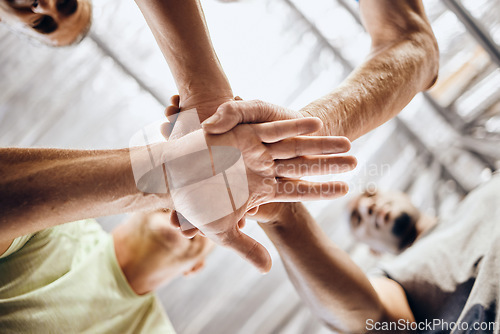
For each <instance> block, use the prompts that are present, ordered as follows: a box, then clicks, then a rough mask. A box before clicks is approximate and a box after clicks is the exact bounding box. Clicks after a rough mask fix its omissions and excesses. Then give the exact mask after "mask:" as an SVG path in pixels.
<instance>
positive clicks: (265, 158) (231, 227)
mask: <svg viewBox="0 0 500 334" xmlns="http://www.w3.org/2000/svg"><path fill="white" fill-rule="evenodd" d="M178 102H179V99H178V98H177V97H174V98H173V99H172V105H171V106H169V107H168V108H167V116H170V115H173V114H174V113H175V112H179V106H178ZM290 118H291V117H290ZM238 120H239V119H238ZM232 123H234V122H230V123H228V124H232ZM176 126H177V125H176ZM321 126H322V123H321V121H320V120H319V119H317V118H304V117H302V118H298V119H290V120H285V121H277V122H269V123H262V124H240V125H237V126H236V127H234V128H233V129H229V131H227V132H225V133H222V134H219V135H210V134H206V133H205V139H206V142H207V144H208V147H209V148H212V151H214V149H213V148H216V147H233V148H235V149H237V150H238V151H239V152H241V156H242V158H243V161H244V170H243V173H240V174H238V173H236V174H234V173H233V175H227V176H226V185H227V179H233V180H240V181H241V180H242V179H245V180H244V181H245V182H243V183H241V182H240V183H239V184H238V186H237V187H236V189H235V188H231V189H230V190H231V191H232V192H233V194H232V195H233V197H235V194H234V193H235V192H238V191H239V190H238V187H241V188H242V187H243V186H244V187H247V189H240V190H242V192H245V191H246V192H247V194H248V197H247V198H245V200H244V202H243V205H241V206H239V205H235V203H234V202H235V201H236V200H234V201H233V203H232V204H233V209H234V210H231V211H232V212H231V213H229V214H227V215H225V216H223V217H220V218H218V217H217V219H214V220H211V219H209V221H207V219H206V217H207V215H208V216H210V215H213V214H214V213H216V212H207V210H206V208H204V205H205V204H206V202H207V199H208V200H209V202H208V203H209V204H210V207H211V208H214V209H213V210H214V211H217V209H216V208H218V207H222V206H221V203H222V201H224V198H222V197H224V196H218V195H216V194H214V189H217V187H219V188H220V186H221V184H216V183H214V182H215V181H213V182H212V183H206V184H203V183H199V185H197V186H196V187H192V189H188V190H187V191H182V192H181V193H180V195H177V199H174V203H175V209H176V210H177V211H179V212H180V213H182V216H184V217H185V218H186V219H187V220H189V222H190V223H191V224H192V225H194V226H195V227H196V228H197V229H192V230H188V231H184V232H183V233H184V234H185V235H186V236H193V235H195V234H196V233H197V232H198V230H199V231H201V232H202V233H203V234H204V235H205V236H207V237H208V238H210V239H212V240H213V241H215V242H216V243H218V244H220V245H223V246H226V247H229V248H232V249H233V250H235V251H236V252H237V253H238V254H239V255H240V256H242V257H243V258H245V259H247V260H248V261H250V262H251V263H252V264H253V265H255V266H256V267H257V268H258V269H260V270H261V271H262V272H267V271H268V270H269V269H270V267H271V259H270V256H269V254H268V252H267V251H266V249H265V248H264V247H263V246H262V245H261V244H259V243H258V242H257V241H255V240H253V239H252V238H250V237H249V236H247V235H245V234H243V233H242V232H241V230H240V227H241V226H243V225H244V218H243V217H244V215H245V213H246V212H248V211H250V212H256V211H257V210H258V207H259V206H260V205H262V204H265V203H270V202H296V201H307V200H319V199H333V198H336V197H338V196H342V195H344V194H345V193H346V192H347V190H348V188H347V185H346V184H345V183H343V182H335V181H331V182H322V183H314V182H309V181H304V180H301V179H300V178H301V177H303V176H308V175H326V174H334V173H342V172H346V171H349V170H352V169H353V168H354V167H355V165H356V159H355V158H354V157H352V156H332V155H331V154H338V153H345V152H347V151H348V150H349V149H350V142H349V141H348V140H347V139H346V138H344V137H326V136H324V137H314V136H301V135H307V134H311V133H314V132H317V131H318V130H320V129H321ZM212 153H213V152H212ZM213 159H214V161H213V166H212V167H214V166H216V165H217V164H218V163H219V162H218V161H216V160H217V159H216V157H215V156H213ZM222 159H224V158H222ZM195 165H196V164H195ZM190 168H192V167H191V166H190ZM195 168H196V167H195ZM214 168H215V169H217V167H214ZM215 174H216V173H214V174H213V175H215ZM222 186H223V184H222ZM179 196H180V197H179ZM236 197H237V194H236ZM174 223H177V225H180V224H179V222H178V221H175V220H174Z"/></svg>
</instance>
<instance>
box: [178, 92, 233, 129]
mask: <svg viewBox="0 0 500 334" xmlns="http://www.w3.org/2000/svg"><path fill="white" fill-rule="evenodd" d="M207 86H210V85H206V86H205V87H207ZM233 99H234V95H233V91H232V90H231V88H228V87H224V88H217V87H214V86H212V87H211V88H210V89H209V90H207V89H206V88H205V89H204V90H203V89H196V88H194V89H192V91H191V92H186V91H184V92H182V91H181V92H180V105H179V107H180V109H181V110H189V109H193V108H196V110H197V112H198V116H199V117H200V122H203V121H204V120H205V119H207V118H209V117H210V116H212V115H213V114H215V112H216V111H217V108H219V106H220V105H221V104H223V103H225V102H228V101H232V100H233Z"/></svg>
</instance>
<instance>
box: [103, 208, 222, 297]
mask: <svg viewBox="0 0 500 334" xmlns="http://www.w3.org/2000/svg"><path fill="white" fill-rule="evenodd" d="M170 216H171V211H170V210H159V211H155V212H151V213H135V214H133V215H132V216H131V217H130V218H129V219H128V220H127V221H126V222H124V223H123V224H121V225H119V226H118V227H117V228H116V229H115V230H114V231H113V233H112V235H113V242H114V247H115V253H116V258H117V260H118V264H119V265H120V267H121V269H122V271H123V273H124V274H125V277H126V278H127V281H128V282H129V284H130V286H131V288H132V289H133V290H134V291H135V292H136V293H137V294H138V295H142V294H145V293H148V292H151V291H154V290H156V289H158V288H159V287H161V286H163V285H165V284H168V283H169V282H170V281H172V280H173V279H175V278H176V277H178V276H179V275H185V276H186V275H190V274H193V273H195V272H197V271H199V270H200V269H202V268H203V266H204V263H205V258H206V256H207V255H208V254H209V253H210V251H211V250H212V249H213V247H214V244H213V243H212V242H211V241H210V240H209V239H207V238H204V237H202V236H195V237H194V238H191V239H186V238H184V237H183V236H182V235H181V233H180V232H179V230H178V229H176V228H175V227H173V226H172V224H171V223H170V219H171V217H170Z"/></svg>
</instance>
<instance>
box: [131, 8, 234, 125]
mask: <svg viewBox="0 0 500 334" xmlns="http://www.w3.org/2000/svg"><path fill="white" fill-rule="evenodd" d="M136 3H137V5H138V6H139V8H140V9H141V11H142V13H143V15H144V17H145V19H146V21H147V23H148V25H149V27H150V29H151V31H152V32H153V35H154V36H155V38H156V41H157V43H158V45H159V47H160V49H161V51H162V53H163V55H164V57H165V59H166V60H167V63H168V65H169V67H170V70H171V71H172V74H173V76H174V79H175V82H176V84H177V87H178V89H179V95H180V100H181V101H180V107H181V108H182V109H189V108H192V107H198V109H200V107H203V108H204V109H205V110H206V114H203V115H200V117H201V118H202V119H201V120H202V121H203V120H204V119H205V118H206V117H208V116H210V115H211V114H213V113H214V112H215V110H216V109H217V107H218V106H219V105H220V104H221V103H223V102H226V101H229V100H231V99H232V98H233V92H232V91H231V87H230V85H229V82H228V80H227V78H226V75H225V74H224V71H223V70H222V67H221V65H220V63H219V60H218V58H217V55H216V53H215V50H214V48H213V46H212V42H211V40H210V35H209V32H208V28H207V25H206V23H205V17H204V15H203V10H202V8H201V5H200V2H199V1H198V0H136ZM198 112H200V110H198Z"/></svg>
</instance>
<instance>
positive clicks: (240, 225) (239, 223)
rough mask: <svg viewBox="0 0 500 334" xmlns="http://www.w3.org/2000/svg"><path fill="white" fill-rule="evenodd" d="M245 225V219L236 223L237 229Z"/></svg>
mask: <svg viewBox="0 0 500 334" xmlns="http://www.w3.org/2000/svg"><path fill="white" fill-rule="evenodd" d="M246 224H247V221H246V220H245V218H241V219H240V221H239V222H238V227H239V228H243V227H245V225H246Z"/></svg>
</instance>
